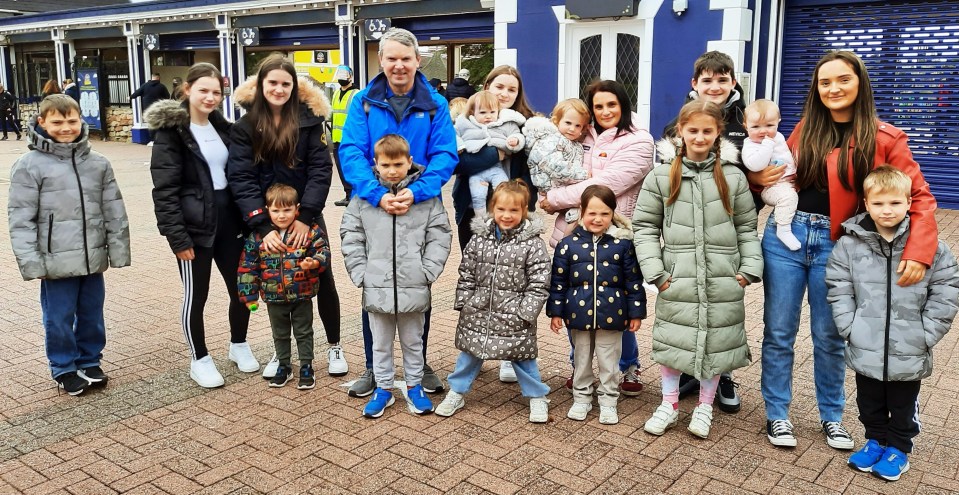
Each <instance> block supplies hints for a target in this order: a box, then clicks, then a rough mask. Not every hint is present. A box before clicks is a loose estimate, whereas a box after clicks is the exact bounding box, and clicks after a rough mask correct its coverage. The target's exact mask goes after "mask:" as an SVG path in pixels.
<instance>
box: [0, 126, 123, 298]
mask: <svg viewBox="0 0 959 495" xmlns="http://www.w3.org/2000/svg"><path fill="white" fill-rule="evenodd" d="M27 126H28V127H27V137H28V140H29V142H30V144H29V146H30V151H29V152H27V153H26V154H25V155H23V156H21V157H20V158H19V159H18V160H17V161H16V162H15V163H14V164H13V168H12V169H11V171H10V201H9V203H8V208H7V212H8V216H9V218H10V244H11V245H12V246H13V252H14V255H15V256H16V258H17V264H18V265H19V266H20V274H21V275H22V276H23V279H24V280H32V279H35V278H47V279H60V278H69V277H80V276H86V275H92V274H94V273H101V272H104V271H106V269H107V268H108V267H111V266H112V267H114V268H119V267H123V266H128V265H129V264H130V223H129V221H128V220H127V212H126V208H124V206H123V197H122V196H121V195H120V188H119V186H117V181H116V178H115V177H114V176H113V168H111V167H110V162H109V160H107V158H106V157H105V156H103V155H101V154H100V153H97V152H96V151H93V150H91V149H90V143H89V142H88V140H87V138H88V135H89V132H88V129H87V124H85V123H84V124H83V126H82V130H81V133H80V139H78V140H77V141H75V142H73V143H58V142H56V141H54V140H53V139H52V138H50V137H48V136H46V135H43V134H41V133H40V132H38V130H37V129H38V127H37V119H36V117H33V118H31V119H30V122H29V123H28V124H27Z"/></svg>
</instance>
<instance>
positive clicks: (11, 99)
mask: <svg viewBox="0 0 959 495" xmlns="http://www.w3.org/2000/svg"><path fill="white" fill-rule="evenodd" d="M18 121H19V118H18V117H17V97H16V96H13V93H11V92H9V91H7V90H6V88H4V87H3V85H2V84H0V126H2V127H3V140H6V139H8V137H7V129H8V127H7V125H8V124H9V126H10V128H12V129H13V132H15V133H17V141H19V140H20V138H21V137H22V135H21V132H20V122H18Z"/></svg>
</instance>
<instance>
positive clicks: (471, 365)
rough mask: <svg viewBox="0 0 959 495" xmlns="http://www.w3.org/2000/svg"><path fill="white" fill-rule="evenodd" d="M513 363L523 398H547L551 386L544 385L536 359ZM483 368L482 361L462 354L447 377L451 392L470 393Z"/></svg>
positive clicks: (464, 353) (470, 355)
mask: <svg viewBox="0 0 959 495" xmlns="http://www.w3.org/2000/svg"><path fill="white" fill-rule="evenodd" d="M512 363H513V371H515V372H516V380H517V381H518V382H519V390H520V392H522V394H523V397H545V396H546V394H548V393H549V385H547V384H545V383H543V380H542V378H540V375H539V365H537V364H536V360H535V359H530V360H528V361H512ZM482 367H483V360H482V359H480V358H478V357H476V356H474V355H472V354H469V353H466V352H460V357H458V358H456V367H455V368H454V369H453V372H452V373H450V375H449V376H447V377H446V381H447V382H448V383H449V384H450V390H452V391H454V392H456V393H458V394H465V393H466V392H469V391H470V389H471V388H472V387H473V382H474V381H475V380H476V377H477V376H479V373H480V369H481V368H482Z"/></svg>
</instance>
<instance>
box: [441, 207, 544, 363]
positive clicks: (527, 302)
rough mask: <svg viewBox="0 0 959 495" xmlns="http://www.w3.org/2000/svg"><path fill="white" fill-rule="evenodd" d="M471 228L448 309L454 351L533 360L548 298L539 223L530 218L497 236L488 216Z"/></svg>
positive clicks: (538, 220) (474, 220)
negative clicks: (454, 318) (452, 314)
mask: <svg viewBox="0 0 959 495" xmlns="http://www.w3.org/2000/svg"><path fill="white" fill-rule="evenodd" d="M470 226H471V227H472V228H473V234H474V235H473V237H472V239H470V242H469V244H467V245H466V250H465V251H464V252H463V261H462V263H460V279H459V283H458V284H457V286H456V302H455V303H454V305H453V309H456V310H458V311H459V312H460V318H459V324H458V325H457V326H456V348H457V349H459V350H461V351H463V352H466V353H468V354H471V355H473V356H476V357H477V358H480V359H503V360H509V361H527V360H530V359H535V358H536V356H537V345H536V318H537V317H538V316H539V313H540V311H541V310H542V309H543V304H545V303H546V299H547V298H548V297H549V275H550V260H549V253H547V251H546V243H545V242H543V239H542V238H541V237H540V235H541V234H542V233H543V220H542V219H541V218H540V217H539V216H538V215H535V214H531V215H530V217H529V218H528V219H527V220H524V221H523V223H521V224H520V225H519V226H518V227H516V228H515V229H510V230H507V231H505V232H501V233H499V235H498V236H497V230H498V229H497V227H496V224H495V223H493V220H492V219H489V218H487V217H484V218H474V219H473V222H472V224H471V225H470Z"/></svg>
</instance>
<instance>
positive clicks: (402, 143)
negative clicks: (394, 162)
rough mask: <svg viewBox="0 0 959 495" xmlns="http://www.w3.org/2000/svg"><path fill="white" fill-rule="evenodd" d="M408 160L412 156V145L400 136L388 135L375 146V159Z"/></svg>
mask: <svg viewBox="0 0 959 495" xmlns="http://www.w3.org/2000/svg"><path fill="white" fill-rule="evenodd" d="M381 156H382V157H384V158H407V157H409V156H410V143H408V142H407V141H406V139H405V138H404V137H403V136H400V135H399V134H387V135H385V136H383V137H381V138H380V139H379V141H377V142H376V144H374V145H373V157H374V158H379V157H381Z"/></svg>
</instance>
